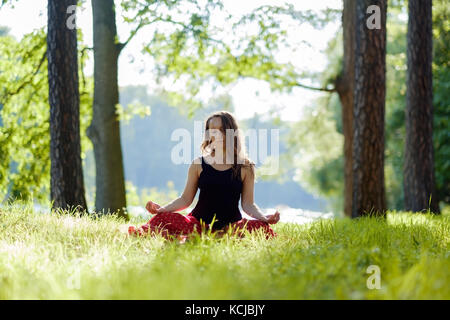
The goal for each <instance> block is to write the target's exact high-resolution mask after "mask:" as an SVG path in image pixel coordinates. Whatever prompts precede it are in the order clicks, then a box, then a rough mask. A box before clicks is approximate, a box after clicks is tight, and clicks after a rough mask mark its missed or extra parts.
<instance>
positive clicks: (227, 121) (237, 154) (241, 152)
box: [200, 111, 255, 177]
mask: <svg viewBox="0 0 450 320" xmlns="http://www.w3.org/2000/svg"><path fill="white" fill-rule="evenodd" d="M214 117H219V118H220V119H221V120H222V130H221V131H222V134H223V136H224V137H226V132H227V131H226V130H227V129H232V130H234V131H233V132H234V133H236V134H235V135H234V136H233V140H234V141H233V147H234V148H233V149H234V150H233V167H232V168H233V170H232V171H233V177H238V176H239V174H240V172H241V167H248V168H250V170H251V173H252V175H253V176H255V163H254V162H252V161H251V160H250V159H249V158H248V155H247V151H246V148H245V143H244V141H243V138H242V134H241V131H240V130H239V126H238V124H237V121H236V119H235V117H234V116H233V115H232V114H231V113H230V112H228V111H216V112H214V113H212V114H210V115H209V116H208V118H207V119H206V121H205V139H204V140H203V142H202V144H201V146H200V150H201V152H202V155H205V154H209V153H210V151H209V149H210V148H208V146H209V145H210V144H211V143H212V140H211V138H210V136H209V122H210V120H211V119H213V118H214ZM227 152H228V151H227ZM238 158H239V159H240V161H238Z"/></svg>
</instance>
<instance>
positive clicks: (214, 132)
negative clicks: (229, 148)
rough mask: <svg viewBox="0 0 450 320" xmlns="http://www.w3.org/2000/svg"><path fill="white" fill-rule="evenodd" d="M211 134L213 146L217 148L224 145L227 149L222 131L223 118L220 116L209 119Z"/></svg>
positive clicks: (223, 147)
mask: <svg viewBox="0 0 450 320" xmlns="http://www.w3.org/2000/svg"><path fill="white" fill-rule="evenodd" d="M209 130H210V131H209V134H210V137H211V140H212V147H213V148H217V147H220V146H222V149H223V150H225V141H224V136H223V133H222V119H221V118H220V117H214V118H211V120H209Z"/></svg>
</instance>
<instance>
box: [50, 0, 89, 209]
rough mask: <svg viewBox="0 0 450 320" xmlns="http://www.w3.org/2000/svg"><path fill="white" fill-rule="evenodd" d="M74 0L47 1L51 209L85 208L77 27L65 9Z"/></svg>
mask: <svg viewBox="0 0 450 320" xmlns="http://www.w3.org/2000/svg"><path fill="white" fill-rule="evenodd" d="M76 3H77V1H76V0H49V1H48V32H47V57H48V84H49V103H50V139H51V140H50V159H51V169H50V170H51V182H50V189H51V200H52V208H63V209H68V208H71V209H72V208H74V207H75V208H76V209H77V210H80V211H84V210H87V206H86V200H85V194H84V181H83V168H82V163H81V155H80V153H81V143H80V96H79V91H78V90H79V88H78V51H77V33H76V32H77V30H76V28H73V29H69V28H68V27H67V25H66V21H67V19H68V18H69V14H68V13H67V8H68V7H69V6H72V5H76Z"/></svg>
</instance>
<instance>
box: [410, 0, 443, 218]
mask: <svg viewBox="0 0 450 320" xmlns="http://www.w3.org/2000/svg"><path fill="white" fill-rule="evenodd" d="M408 7H409V21H408V48H407V59H408V71H407V92H406V126H405V127H406V142H405V162H404V182H403V187H404V192H405V209H406V210H408V211H415V212H418V211H422V210H428V209H430V210H431V211H432V212H434V213H439V212H440V210H439V202H438V199H437V192H436V185H435V176H434V156H433V153H434V150H433V91H432V90H433V85H432V70H431V64H432V59H433V56H432V47H433V43H432V41H433V34H432V1H431V0H409V5H408Z"/></svg>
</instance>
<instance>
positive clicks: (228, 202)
mask: <svg viewBox="0 0 450 320" xmlns="http://www.w3.org/2000/svg"><path fill="white" fill-rule="evenodd" d="M201 154H202V156H200V157H198V158H196V159H194V160H193V161H192V163H191V164H190V166H189V170H188V174H187V182H186V186H185V189H184V191H183V194H182V195H181V196H180V197H179V198H177V199H175V200H173V201H172V202H170V203H169V204H167V205H165V206H160V205H159V204H156V203H154V202H152V201H149V202H148V203H147V205H146V209H147V210H148V211H149V212H150V213H152V214H154V216H153V217H152V218H151V219H150V220H149V221H148V222H147V223H146V224H144V225H142V226H140V227H138V228H136V227H134V226H130V227H129V228H128V233H129V234H131V235H146V234H152V233H158V234H161V235H162V236H164V237H165V238H167V239H174V238H179V237H180V236H181V237H183V236H184V237H186V236H188V235H190V234H193V233H195V232H198V233H200V232H203V231H205V230H208V229H210V230H211V231H212V232H214V233H215V234H219V235H221V234H222V235H223V234H224V233H227V232H231V233H232V234H235V235H237V236H239V237H242V236H243V235H244V230H248V231H249V232H253V231H255V230H262V231H263V233H264V234H265V236H266V239H268V238H270V237H273V236H276V233H274V231H273V230H272V228H271V227H270V224H275V223H277V222H278V221H279V219H280V213H279V212H278V211H276V212H275V213H274V214H271V215H267V216H265V215H264V214H263V213H262V212H261V210H260V209H259V207H258V206H257V205H256V204H255V203H254V183H255V164H254V163H253V162H251V161H250V160H249V159H248V157H247V155H246V152H245V145H244V144H243V143H242V136H241V134H240V131H239V130H238V125H237V122H236V120H235V118H234V116H233V115H232V114H231V113H229V112H227V111H219V112H215V113H213V114H212V115H210V116H209V117H208V118H207V120H206V122H205V138H204V141H203V142H202V145H201ZM197 189H200V194H199V199H198V202H197V204H196V206H195V207H194V209H193V210H192V211H191V212H190V213H189V214H187V215H183V214H180V213H178V212H177V211H181V210H184V209H186V208H188V207H189V206H190V205H191V204H192V202H193V200H194V197H195V195H196V193H197ZM239 199H241V205H242V209H243V210H244V212H245V213H246V214H248V215H249V216H250V217H252V218H254V219H245V218H243V217H242V215H241V212H240V210H239ZM230 228H231V230H230Z"/></svg>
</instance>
